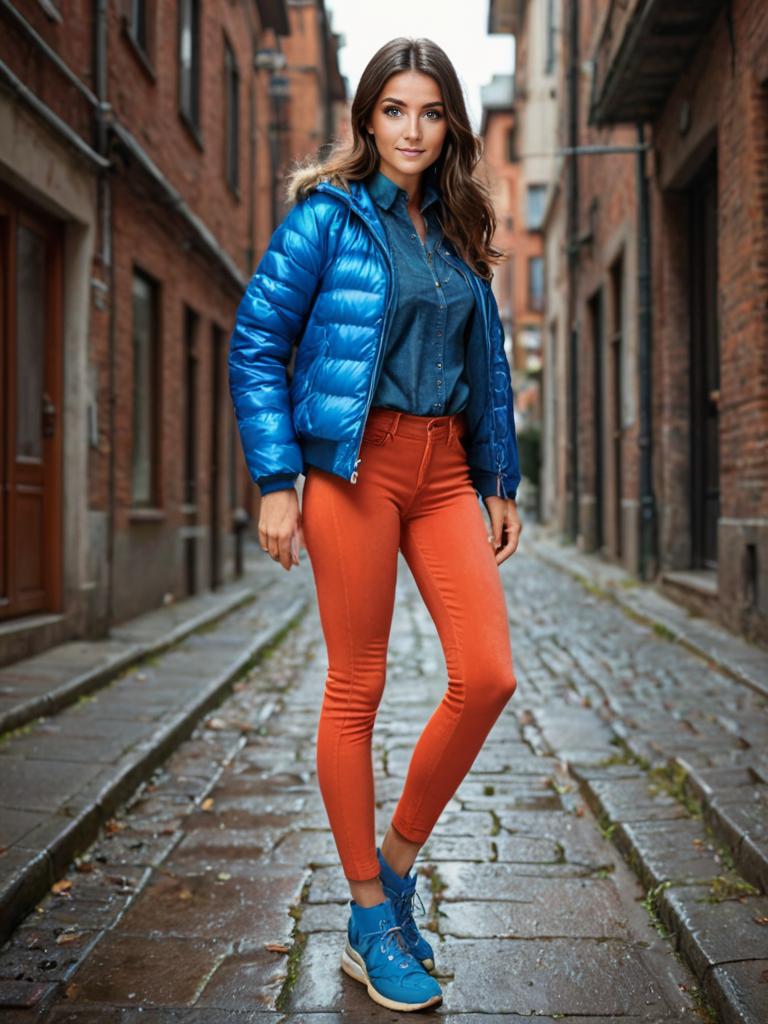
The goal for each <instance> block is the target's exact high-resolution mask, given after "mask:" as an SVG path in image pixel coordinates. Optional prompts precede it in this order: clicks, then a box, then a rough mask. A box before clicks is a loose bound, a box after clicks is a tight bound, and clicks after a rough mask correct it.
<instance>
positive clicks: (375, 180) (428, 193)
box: [366, 170, 440, 213]
mask: <svg viewBox="0 0 768 1024" xmlns="http://www.w3.org/2000/svg"><path fill="white" fill-rule="evenodd" d="M366 185H367V187H368V191H369V192H370V194H371V198H372V199H373V200H374V201H375V202H376V203H378V205H379V206H380V207H381V208H382V209H384V210H389V209H391V207H392V204H393V203H394V201H395V199H396V198H397V194H398V192H401V193H402V194H403V195H404V196H405V197H406V198H407V197H408V193H407V192H406V190H405V189H404V188H400V186H399V185H397V184H396V183H395V182H394V181H392V179H391V178H388V177H387V176H386V174H384V172H383V171H380V170H376V171H375V172H374V174H373V176H372V177H371V178H369V179H368V180H367V181H366ZM439 199H440V190H439V188H438V187H437V185H436V184H435V183H434V182H433V181H431V180H427V183H426V185H425V186H424V195H423V196H422V199H421V206H420V207H419V210H420V212H421V213H423V212H424V211H425V210H426V209H427V207H429V206H431V205H432V203H434V202H437V201H438V200H439Z"/></svg>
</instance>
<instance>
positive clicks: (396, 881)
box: [376, 846, 435, 971]
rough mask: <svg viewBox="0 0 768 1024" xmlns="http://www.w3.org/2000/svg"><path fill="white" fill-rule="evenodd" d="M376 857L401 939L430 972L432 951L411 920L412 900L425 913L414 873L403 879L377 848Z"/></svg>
mask: <svg viewBox="0 0 768 1024" xmlns="http://www.w3.org/2000/svg"><path fill="white" fill-rule="evenodd" d="M376 855H377V856H378V858H379V865H380V867H381V871H380V872H379V877H380V878H381V884H382V886H383V888H384V895H385V896H388V897H389V898H390V899H391V900H392V906H393V907H394V908H395V917H396V919H397V923H398V924H399V925H400V927H401V928H402V929H403V937H404V938H405V941H406V942H407V943H408V948H409V950H410V951H411V953H413V955H414V956H415V957H416V959H417V960H418V961H419V962H420V963H421V964H422V966H423V967H424V969H425V970H427V971H431V970H433V969H434V966H435V953H434V950H433V949H432V947H431V946H430V944H429V943H428V942H427V940H426V939H425V938H424V936H423V935H422V934H421V932H420V931H419V929H418V927H417V925H416V922H415V921H414V919H413V901H414V898H415V899H417V900H418V901H419V905H420V906H421V913H422V914H425V913H426V910H425V909H424V904H423V903H422V902H421V897H420V896H419V895H418V893H417V892H416V872H415V871H414V873H413V874H411V873H410V872H408V874H407V875H406V877H405V878H403V877H402V875H398V873H397V872H396V871H394V870H393V869H392V868H391V867H390V866H389V864H387V862H386V861H385V860H384V855H383V854H382V852H381V850H380V848H379V847H378V846H377V847H376Z"/></svg>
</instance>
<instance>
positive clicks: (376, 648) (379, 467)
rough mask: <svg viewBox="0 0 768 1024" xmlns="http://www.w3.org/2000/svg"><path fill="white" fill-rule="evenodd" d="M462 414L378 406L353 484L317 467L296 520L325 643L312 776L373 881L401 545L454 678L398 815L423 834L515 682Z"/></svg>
mask: <svg viewBox="0 0 768 1024" xmlns="http://www.w3.org/2000/svg"><path fill="white" fill-rule="evenodd" d="M466 429H467V427H466V419H465V416H464V414H463V413H457V414H455V415H453V416H435V417H428V416H415V415H411V414H406V413H401V412H398V411H396V410H392V409H384V408H382V407H374V408H373V409H371V411H370V414H369V417H368V420H367V421H366V426H365V430H364V434H363V439H362V444H361V450H360V456H361V462H360V465H359V467H358V479H357V483H354V484H353V483H352V482H351V481H349V480H345V479H343V478H342V477H340V476H338V475H336V474H333V473H329V472H326V471H325V470H322V469H319V468H318V467H316V466H312V467H311V468H310V469H309V471H308V473H307V477H306V480H305V482H304V489H303V495H302V526H303V531H304V541H305V546H306V549H307V554H308V555H309V559H310V562H311V564H312V571H313V575H314V578H315V585H316V590H317V599H318V610H319V613H320V620H321V626H322V629H323V634H324V638H325V643H326V647H327V652H328V675H327V679H326V683H325V692H324V697H323V703H322V708H321V711H320V718H319V722H318V728H317V750H316V760H317V773H318V785H319V787H320V791H321V794H322V798H323V802H324V804H325V808H326V812H327V814H328V820H329V823H330V826H331V830H332V832H333V835H334V840H335V843H336V847H337V849H338V852H339V857H340V860H341V864H342V868H343V870H344V874H345V876H346V877H347V878H348V879H350V880H353V881H363V880H365V879H371V878H375V877H376V876H377V875H378V873H379V863H378V860H377V857H376V840H375V810H374V803H375V802H374V779H373V764H372V755H371V740H372V734H373V727H374V722H375V719H376V713H377V710H378V706H379V702H380V700H381V697H382V694H383V692H384V684H385V677H386V662H387V646H388V642H389V634H390V626H391V622H392V615H393V610H394V600H395V584H396V578H397V564H398V550H401V551H402V552H403V556H404V558H405V560H406V561H407V563H408V566H409V568H410V570H411V572H412V573H413V576H414V579H415V581H416V584H417V586H418V588H419V591H420V593H421V595H422V597H423V599H424V602H425V604H426V606H427V608H428V610H429V613H430V615H431V616H432V619H433V620H434V622H435V625H436V627H437V631H438V635H439V637H440V642H441V644H442V649H443V653H444V656H445V662H446V668H447V674H448V686H447V689H446V691H445V693H444V695H443V697H442V700H441V701H440V703H439V704H438V706H437V708H436V709H435V711H434V712H433V713H432V716H431V717H430V719H429V721H428V722H427V724H426V726H425V728H424V730H423V732H422V733H421V736H420V737H419V739H418V741H417V743H416V746H415V748H414V751H413V754H412V757H411V761H410V764H409V768H408V772H407V776H406V780H405V785H404V789H403V792H402V795H401V797H400V800H399V802H398V804H397V806H396V808H395V812H394V814H393V817H392V824H393V825H394V827H395V828H396V829H397V831H398V832H399V833H400V834H401V835H402V836H404V837H405V838H406V839H408V840H410V841H412V842H417V843H423V842H425V841H426V839H427V838H428V837H429V834H430V832H431V831H432V828H433V827H434V825H435V823H436V821H437V819H438V818H439V817H440V814H441V812H442V810H443V808H444V807H445V805H446V804H447V803H448V801H449V800H450V799H451V797H452V796H453V794H454V793H455V792H456V790H457V788H458V786H459V784H460V782H461V780H462V779H463V778H464V776H465V775H466V773H467V772H468V771H469V769H470V767H471V765H472V763H473V761H474V760H475V758H476V756H477V754H478V753H479V751H480V749H481V747H482V745H483V743H484V741H485V738H486V736H487V735H488V733H489V732H490V730H491V728H492V726H493V724H494V723H495V721H496V719H497V718H498V716H499V715H500V714H501V712H502V710H503V708H504V706H505V705H506V703H507V701H508V700H509V698H510V697H511V696H512V694H513V693H514V691H515V689H516V685H517V684H516V679H515V673H514V668H513V662H512V652H511V648H510V638H509V618H508V611H507V606H506V601H505V596H504V591H503V589H502V584H501V578H500V574H499V566H497V564H496V560H495V557H494V553H493V545H492V544H491V543H489V541H488V532H489V530H488V527H487V523H486V519H485V516H484V513H483V510H482V508H481V506H480V503H479V501H478V499H477V495H476V493H475V490H474V487H473V486H472V482H471V479H470V475H469V469H468V466H467V461H466V451H465V449H464V445H463V444H462V437H464V435H465V434H466Z"/></svg>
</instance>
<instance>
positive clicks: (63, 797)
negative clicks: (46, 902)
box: [0, 579, 308, 941]
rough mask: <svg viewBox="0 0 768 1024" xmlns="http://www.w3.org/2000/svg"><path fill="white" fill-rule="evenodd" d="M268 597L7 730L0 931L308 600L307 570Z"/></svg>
mask: <svg viewBox="0 0 768 1024" xmlns="http://www.w3.org/2000/svg"><path fill="white" fill-rule="evenodd" d="M267 595H268V596H267ZM267 595H265V598H264V601H263V603H262V602H260V601H259V600H255V601H253V602H250V603H249V604H247V605H246V606H244V607H242V608H239V609H238V610H236V611H231V612H230V614H229V615H228V616H226V617H225V618H224V619H221V618H218V619H217V621H216V622H214V623H212V624H209V625H208V627H207V628H206V629H205V630H202V631H200V630H199V629H198V631H196V632H193V633H190V634H189V635H188V636H187V637H186V638H185V639H184V640H182V641H181V642H179V643H177V644H175V645H174V646H173V647H171V648H169V649H167V650H166V651H165V652H164V653H162V654H160V655H157V656H155V658H153V659H152V662H151V664H146V663H145V664H142V665H139V666H137V667H134V670H133V671H129V672H124V673H122V674H121V675H120V677H119V678H117V679H114V680H113V681H112V683H111V685H109V686H105V687H102V688H101V689H99V690H98V692H97V693H95V694H91V695H90V696H88V697H87V698H85V699H84V700H82V699H81V700H78V701H77V703H75V704H72V705H69V706H68V707H65V708H64V709H63V710H61V711H60V712H59V713H58V714H57V715H56V716H55V718H52V719H41V720H40V721H39V722H36V723H34V724H32V725H29V726H27V727H26V728H25V729H24V730H22V731H20V732H18V733H12V734H9V735H7V736H6V737H5V738H4V740H3V742H2V743H1V744H0V941H2V940H4V939H5V938H6V937H7V936H8V935H9V934H10V932H11V931H12V930H13V929H14V927H15V926H16V924H17V923H18V922H19V921H20V920H21V919H22V918H23V917H24V916H25V915H26V914H27V913H29V911H30V910H31V909H32V908H33V907H34V905H35V904H36V903H37V902H38V900H39V899H40V898H41V896H42V895H43V894H44V893H46V892H47V891H48V890H49V889H50V887H51V886H52V885H53V884H54V883H55V882H56V881H57V880H58V879H59V878H60V877H61V876H62V874H63V873H64V872H65V871H66V869H67V866H68V865H69V864H70V862H71V861H72V859H73V858H74V857H75V856H76V855H77V854H78V853H80V852H81V851H83V850H84V849H85V848H86V847H87V846H88V845H89V844H90V843H91V842H92V841H93V839H94V838H95V836H96V834H97V832H98V829H99V827H100V826H101V825H103V824H104V822H105V821H107V820H108V819H109V818H110V817H111V816H112V814H113V813H114V811H115V809H116V808H117V807H118V806H119V805H120V804H121V803H122V802H123V801H125V800H126V799H128V797H129V796H131V795H132V794H133V793H134V791H135V790H136V788H137V787H138V786H139V785H140V784H141V783H142V782H144V781H145V780H146V779H147V778H148V777H149V776H150V775H151V774H152V772H153V771H154V770H155V768H156V767H157V766H158V765H159V764H160V763H161V762H162V761H164V760H165V759H166V758H167V757H168V756H169V754H170V753H171V752H172V751H173V750H175V749H176V747H177V746H178V745H179V744H180V743H181V742H182V741H183V740H184V739H185V738H186V737H187V736H188V735H189V734H190V732H191V731H192V730H193V728H194V726H195V725H196V723H197V722H198V720H199V719H200V718H201V716H203V715H204V714H205V713H207V712H209V711H210V710H212V709H213V708H215V707H216V706H217V705H218V704H219V703H220V702H221V700H222V699H223V698H224V697H225V696H226V695H227V694H228V693H229V692H230V690H231V688H232V684H233V683H234V681H235V680H236V679H237V678H238V677H239V676H240V675H241V674H243V673H244V672H245V671H246V670H248V669H249V668H250V667H251V666H252V664H253V663H254V662H255V661H256V660H257V659H258V658H259V656H260V655H261V654H262V652H263V651H265V650H266V649H267V648H268V647H269V646H270V645H271V644H273V643H274V642H276V641H277V640H279V638H280V637H281V635H282V634H283V632H284V631H285V630H287V629H289V628H291V627H292V626H293V625H294V624H295V623H296V622H297V620H298V619H299V618H300V617H301V616H302V615H303V614H304V612H305V611H306V609H307V607H308V588H307V581H306V580H303V579H300V580H290V581H284V582H282V583H281V584H280V585H278V586H276V587H275V588H270V589H269V590H268V591H267ZM264 713H265V715H267V714H269V704H267V706H266V707H265V711H264Z"/></svg>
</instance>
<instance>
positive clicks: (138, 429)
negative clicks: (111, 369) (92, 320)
mask: <svg viewBox="0 0 768 1024" xmlns="http://www.w3.org/2000/svg"><path fill="white" fill-rule="evenodd" d="M158 291H159V289H158V285H157V283H156V282H155V281H153V280H152V279H151V278H149V277H147V275H145V274H143V273H142V272H141V271H138V270H136V271H134V275H133V431H132V433H133V463H132V477H131V500H132V503H133V505H134V507H139V506H156V505H157V504H158V496H157V451H158V444H157V432H158V422H159V417H158V415H157V408H158V379H157V368H158V326H159V324H158V311H159V301H158Z"/></svg>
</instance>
